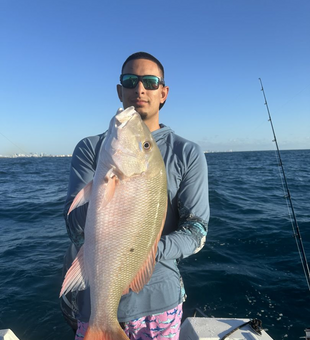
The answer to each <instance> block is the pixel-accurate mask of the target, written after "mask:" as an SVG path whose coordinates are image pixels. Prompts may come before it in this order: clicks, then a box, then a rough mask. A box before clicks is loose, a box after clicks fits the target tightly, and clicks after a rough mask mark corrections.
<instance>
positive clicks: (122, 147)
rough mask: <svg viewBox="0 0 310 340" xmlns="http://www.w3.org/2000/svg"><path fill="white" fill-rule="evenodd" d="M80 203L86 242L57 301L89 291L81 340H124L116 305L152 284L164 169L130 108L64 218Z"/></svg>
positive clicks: (115, 121) (117, 119) (114, 125)
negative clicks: (83, 210) (87, 315)
mask: <svg viewBox="0 0 310 340" xmlns="http://www.w3.org/2000/svg"><path fill="white" fill-rule="evenodd" d="M86 202H89V205H88V210H87V217H86V224H85V230H84V235H85V241H84V244H83V246H82V247H81V248H80V250H79V252H78V254H77V257H76V259H75V260H74V261H73V263H72V265H71V267H70V268H69V270H68V272H67V274H66V276H65V279H64V282H63V285H62V289H61V292H60V296H62V295H63V294H66V293H67V292H69V291H74V290H83V289H85V288H86V287H88V286H89V287H90V294H91V315H90V321H89V327H88V329H87V332H86V335H85V340H103V339H105V340H116V339H117V340H120V339H124V340H125V339H128V337H127V336H126V334H125V332H124V331H123V330H122V328H121V327H120V325H119V322H118V320H117V310H118V306H119V302H120V299H121V296H122V295H123V294H126V293H128V292H129V290H130V289H131V290H132V291H134V292H136V293H138V292H139V291H140V290H141V289H142V288H143V286H144V285H145V284H146V283H147V282H148V281H149V280H150V278H151V275H152V273H153V269H154V266H155V256H156V252H157V244H158V241H159V239H160V237H161V233H162V229H163V225H164V222H165V218H166V211H167V178H166V170H165V164H164V162H163V159H162V156H161V153H160V151H159V149H158V147H157V145H156V142H155V140H154V139H153V137H152V135H151V133H150V131H149V129H148V128H147V126H146V125H145V124H144V122H143V121H142V119H141V117H140V115H139V114H138V113H137V112H136V111H135V109H134V107H129V108H127V109H126V110H122V109H119V110H118V112H117V113H116V115H115V116H114V117H113V118H112V120H111V122H110V125H109V130H108V133H107V136H106V138H105V140H104V142H103V145H102V147H101V150H100V155H99V161H98V165H97V169H96V171H95V174H94V178H93V180H92V181H91V182H90V183H89V184H88V185H87V186H86V187H85V188H84V189H82V190H81V191H80V192H79V193H78V194H77V196H76V198H75V199H74V201H73V203H72V205H71V207H70V209H69V212H68V214H69V213H70V212H71V211H72V210H73V209H75V208H76V207H78V206H80V205H83V204H85V203H86Z"/></svg>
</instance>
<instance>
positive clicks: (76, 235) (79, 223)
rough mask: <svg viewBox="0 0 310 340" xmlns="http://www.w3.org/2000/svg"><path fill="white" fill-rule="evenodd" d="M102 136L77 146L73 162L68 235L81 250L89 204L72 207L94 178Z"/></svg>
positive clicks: (66, 217)
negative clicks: (79, 193)
mask: <svg viewBox="0 0 310 340" xmlns="http://www.w3.org/2000/svg"><path fill="white" fill-rule="evenodd" d="M99 139H100V136H95V137H89V138H85V139H83V140H82V141H80V142H79V143H78V145H77V146H76V148H75V150H74V152H73V155H72V160H71V167H70V175H69V186H68V193H67V198H66V202H65V208H64V218H65V221H66V227H67V233H68V235H69V238H70V240H71V242H72V243H74V244H75V246H76V247H77V248H78V249H79V248H80V247H81V246H82V244H83V243H84V228H85V221H86V215H87V207H88V203H86V204H84V205H82V206H80V207H78V208H76V209H74V210H72V211H71V212H70V214H69V215H67V214H68V211H69V209H70V206H71V204H72V202H73V200H74V198H75V196H76V195H77V194H78V192H79V191H80V190H81V189H83V188H84V187H85V186H86V185H87V184H88V183H89V182H90V181H91V180H92V179H93V177H94V173H95V170H96V152H97V149H98V145H99V143H98V141H99Z"/></svg>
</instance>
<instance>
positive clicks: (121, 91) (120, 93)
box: [116, 84, 123, 102]
mask: <svg viewBox="0 0 310 340" xmlns="http://www.w3.org/2000/svg"><path fill="white" fill-rule="evenodd" d="M116 90H117V94H118V98H119V100H120V101H121V102H123V86H122V85H120V84H117V85H116Z"/></svg>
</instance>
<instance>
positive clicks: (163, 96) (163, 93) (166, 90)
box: [160, 86, 169, 104]
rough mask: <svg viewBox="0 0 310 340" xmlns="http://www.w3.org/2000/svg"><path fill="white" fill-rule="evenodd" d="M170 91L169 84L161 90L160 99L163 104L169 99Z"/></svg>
mask: <svg viewBox="0 0 310 340" xmlns="http://www.w3.org/2000/svg"><path fill="white" fill-rule="evenodd" d="M168 93H169V86H163V88H162V90H161V100H160V103H161V104H163V103H164V102H165V101H166V100H167V97H168Z"/></svg>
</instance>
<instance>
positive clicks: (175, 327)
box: [75, 303, 183, 340]
mask: <svg viewBox="0 0 310 340" xmlns="http://www.w3.org/2000/svg"><path fill="white" fill-rule="evenodd" d="M182 314H183V311H182V303H181V304H179V305H178V306H177V307H175V308H172V309H170V310H168V311H166V312H163V313H160V314H154V315H149V316H143V317H141V318H139V319H135V320H132V321H128V322H122V323H121V326H122V328H123V329H124V332H125V333H126V335H127V336H128V337H129V339H130V340H137V339H139V340H146V339H147V340H150V339H156V340H161V339H173V340H178V339H179V334H180V327H181V319H182ZM87 327H88V323H87V322H81V321H78V329H77V331H76V335H75V340H82V339H84V336H85V333H86V330H87Z"/></svg>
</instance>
